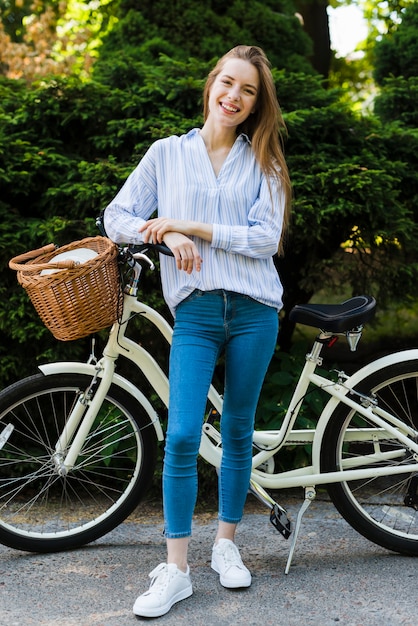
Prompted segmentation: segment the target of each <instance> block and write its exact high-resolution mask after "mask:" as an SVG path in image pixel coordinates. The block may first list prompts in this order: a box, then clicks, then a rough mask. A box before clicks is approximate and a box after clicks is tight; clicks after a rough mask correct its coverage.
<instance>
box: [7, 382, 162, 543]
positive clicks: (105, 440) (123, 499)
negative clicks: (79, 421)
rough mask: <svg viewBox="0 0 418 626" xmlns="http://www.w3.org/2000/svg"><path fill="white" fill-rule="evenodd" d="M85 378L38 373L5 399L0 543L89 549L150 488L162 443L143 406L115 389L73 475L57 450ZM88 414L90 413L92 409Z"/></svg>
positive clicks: (118, 389) (131, 508) (103, 406)
mask: <svg viewBox="0 0 418 626" xmlns="http://www.w3.org/2000/svg"><path fill="white" fill-rule="evenodd" d="M91 380H92V379H91V377H89V376H86V375H83V374H56V375H52V376H44V375H43V374H38V375H35V376H31V377H29V378H26V379H24V380H21V381H19V382H17V383H15V384H14V385H12V386H11V387H8V388H7V389H5V390H4V391H3V392H2V393H1V394H0V542H1V543H3V544H5V545H7V546H10V547H11V548H16V549H20V550H28V551H33V552H52V551H57V550H65V549H70V548H75V547H78V546H80V545H83V544H86V543H89V542H90V541H93V540H95V539H97V538H99V537H101V536H102V535H104V534H105V533H107V532H109V531H110V530H112V529H113V528H115V527H116V526H117V525H118V524H120V523H121V522H122V521H123V520H124V519H125V518H126V517H127V516H128V515H129V514H130V513H131V512H132V511H133V510H134V508H135V507H136V505H137V504H138V503H139V501H140V499H141V497H142V496H143V494H144V492H145V491H146V489H147V488H148V486H149V484H150V482H151V479H152V476H153V473H154V469H155V463H156V448H157V445H156V444H157V439H156V434H155V430H154V428H153V426H152V423H151V420H150V417H149V415H148V414H147V412H146V411H145V409H144V407H143V406H142V405H141V404H139V402H137V401H136V400H135V399H134V398H132V397H131V396H129V395H128V394H127V393H126V392H124V391H123V390H121V389H120V388H119V387H117V386H116V385H112V386H111V387H110V389H109V392H108V394H107V396H106V398H105V400H104V402H103V404H102V406H101V408H100V411H99V413H98V414H97V416H96V418H95V420H94V423H93V426H92V428H91V429H90V432H89V433H88V436H87V438H86V440H85V442H84V444H83V447H82V449H81V450H80V454H79V456H78V458H77V460H76V463H75V466H74V468H73V469H72V470H70V472H69V473H68V474H67V475H66V476H61V475H60V474H59V472H58V468H57V463H56V462H55V461H54V452H55V445H56V443H57V440H58V438H59V436H60V434H61V433H62V431H63V429H64V427H65V424H66V420H67V416H68V414H69V412H70V411H71V408H72V407H73V406H74V403H75V402H76V401H77V399H78V398H79V396H80V393H83V392H84V391H85V390H86V389H87V387H88V386H89V384H90V383H91ZM86 409H87V407H86Z"/></svg>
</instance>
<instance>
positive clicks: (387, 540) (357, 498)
mask: <svg viewBox="0 0 418 626" xmlns="http://www.w3.org/2000/svg"><path fill="white" fill-rule="evenodd" d="M355 389H356V391H359V392H360V393H364V394H366V395H367V396H369V395H371V394H374V395H375V397H376V399H377V401H378V405H379V406H380V407H382V408H383V409H385V410H387V411H389V412H390V413H392V414H393V415H396V417H398V418H399V419H401V420H402V421H403V422H405V423H407V424H408V425H409V426H412V427H413V428H414V429H415V431H416V433H417V434H418V361H417V360H415V361H406V362H399V363H396V364H394V365H390V366H388V367H385V368H383V369H381V370H378V371H376V372H375V373H373V374H371V375H369V376H366V377H365V378H363V380H361V381H360V382H359V383H358V385H356V387H355ZM353 428H357V429H364V428H366V429H367V428H376V427H375V426H374V425H373V424H372V423H368V422H367V420H366V419H365V418H364V417H362V416H360V415H359V414H358V413H356V411H355V410H354V409H351V408H350V407H347V406H346V405H344V404H342V403H340V404H339V405H338V406H337V408H336V409H335V411H334V412H333V414H332V415H331V417H330V420H329V423H328V425H327V428H326V430H325V432H324V437H323V442H322V446H321V469H322V471H325V472H327V471H330V472H333V471H336V470H340V469H341V468H342V467H343V463H344V462H345V463H346V467H347V464H349V463H352V462H354V464H355V463H356V460H357V461H358V467H362V468H365V467H367V466H368V465H369V464H370V463H371V462H373V461H372V460H371V459H370V457H369V460H368V463H366V461H365V459H364V456H363V455H370V454H372V453H373V452H383V453H384V454H385V455H386V458H385V459H384V460H381V461H380V462H379V463H376V462H374V466H379V467H382V466H393V465H398V466H399V465H402V464H411V463H414V462H415V463H416V466H417V469H416V472H414V473H413V474H411V473H405V474H397V475H392V476H388V475H386V476H384V477H380V478H379V477H375V478H369V479H363V480H356V481H345V482H341V483H331V484H328V485H327V490H328V493H329V496H330V498H331V500H332V502H333V503H334V505H335V507H336V508H337V509H338V511H339V512H340V513H341V515H342V516H343V517H344V519H345V520H346V521H347V522H348V523H349V524H350V525H351V526H352V527H353V528H354V529H355V530H357V531H358V532H359V533H360V534H361V535H363V536H364V537H366V538H367V539H369V540H370V541H372V542H373V543H375V544H377V545H379V546H381V547H383V548H386V549H388V550H392V551H394V552H398V553H402V554H407V555H412V556H417V555H418V510H415V509H414V508H413V507H412V506H407V505H406V504H405V497H406V496H407V494H408V488H409V485H410V479H411V478H412V477H413V476H418V460H414V458H413V455H412V453H411V452H410V451H408V450H407V449H405V446H402V444H401V443H400V442H399V441H398V440H396V439H395V438H394V437H390V436H387V437H384V435H383V437H382V436H380V437H381V438H380V439H379V441H376V440H375V441H373V440H372V438H371V436H370V438H369V435H368V433H367V432H366V431H363V432H364V433H365V439H366V440H364V441H361V442H360V441H358V440H357V441H355V438H356V437H353V434H352V433H351V439H352V440H351V441H349V438H350V433H348V430H349V429H353ZM370 434H371V433H370ZM375 439H376V431H375ZM417 439H418V437H416V438H415V440H417ZM360 457H363V458H360Z"/></svg>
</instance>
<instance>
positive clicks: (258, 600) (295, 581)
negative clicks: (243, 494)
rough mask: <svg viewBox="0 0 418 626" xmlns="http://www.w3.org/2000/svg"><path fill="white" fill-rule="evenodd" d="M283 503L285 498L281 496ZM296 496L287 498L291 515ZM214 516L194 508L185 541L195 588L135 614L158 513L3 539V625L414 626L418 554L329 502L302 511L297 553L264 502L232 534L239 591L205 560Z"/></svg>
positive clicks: (153, 554)
mask: <svg viewBox="0 0 418 626" xmlns="http://www.w3.org/2000/svg"><path fill="white" fill-rule="evenodd" d="M283 504H284V502H283ZM298 507H299V503H296V501H294V500H292V502H291V503H290V504H288V505H287V509H288V512H289V514H290V516H291V517H292V518H293V519H295V517H296V513H297V510H298ZM215 527H216V520H215V516H214V515H211V514H208V515H200V516H198V518H197V520H196V524H195V530H194V538H193V540H192V543H191V548H190V565H191V573H192V581H193V586H194V594H193V596H192V597H191V598H188V599H187V600H184V601H183V602H180V603H179V604H177V605H176V606H175V607H173V609H172V610H171V611H170V612H169V613H168V614H167V615H166V616H163V617H161V618H158V619H154V620H145V619H144V620H142V619H139V618H135V616H133V614H132V612H131V608H132V604H133V601H134V599H135V597H136V595H138V593H139V592H142V591H144V590H145V589H146V588H147V586H148V572H149V571H150V570H151V569H152V568H153V567H154V566H155V565H157V564H158V563H159V562H160V561H163V560H165V547H164V538H163V536H162V524H161V519H160V517H159V516H156V515H152V514H151V515H149V516H147V518H145V520H141V519H140V518H139V519H135V518H131V519H130V520H129V521H128V522H125V523H124V524H122V525H121V526H120V527H119V528H117V529H116V530H115V531H113V532H112V533H109V534H108V535H107V536H106V537H103V538H102V539H101V540H100V541H98V542H96V543H95V544H92V545H90V546H87V547H85V548H83V549H80V550H76V551H73V552H66V553H59V554H47V555H39V554H26V553H22V552H17V551H14V550H11V549H9V548H5V547H3V546H0V624H1V626H125V625H126V626H129V624H131V625H132V626H135V625H136V624H143V623H145V622H153V623H155V624H156V625H157V624H158V626H160V625H161V626H172V625H176V626H181V625H182V624H184V625H185V626H269V625H274V626H311V625H315V626H337V625H338V626H339V625H341V626H400V625H402V626H415V625H416V624H417V623H418V582H417V581H418V561H417V560H416V559H414V558H408V557H403V556H399V555H397V554H392V553H390V552H387V551H386V550H384V549H382V548H379V547H378V546H375V545H373V544H371V543H369V542H368V541H367V540H366V539H363V538H362V537H360V536H359V535H358V534H357V533H355V532H354V531H353V530H352V529H351V528H350V527H349V526H348V525H347V524H346V522H345V521H344V520H342V519H341V517H340V516H339V515H338V513H337V512H336V511H335V509H334V508H333V507H332V505H331V504H330V503H328V502H321V501H316V502H314V503H313V504H312V506H311V507H310V509H309V510H308V512H307V513H306V515H305V518H304V523H303V525H302V530H301V536H300V538H299V541H298V545H297V547H296V551H295V555H294V562H293V565H292V567H291V570H290V573H289V575H288V576H286V575H285V574H284V567H285V564H286V559H287V554H288V549H289V543H288V542H286V541H285V540H284V539H283V538H282V537H281V536H280V535H279V533H278V532H277V531H276V530H275V529H274V528H273V526H272V525H271V524H270V522H269V521H268V511H267V509H264V508H263V507H262V506H261V505H260V507H258V505H256V506H255V507H254V506H251V507H249V511H248V512H247V513H246V515H245V518H244V520H243V522H242V523H241V525H240V529H239V533H238V535H237V544H238V545H239V547H240V548H241V553H242V556H243V559H244V561H245V562H246V564H247V565H248V567H249V568H250V570H251V572H252V574H253V584H252V586H251V588H250V589H248V590H245V591H229V590H225V589H223V588H222V587H221V586H220V584H219V582H218V579H217V575H216V574H215V573H214V572H212V570H211V569H210V553H211V548H212V542H213V537H214V531H215Z"/></svg>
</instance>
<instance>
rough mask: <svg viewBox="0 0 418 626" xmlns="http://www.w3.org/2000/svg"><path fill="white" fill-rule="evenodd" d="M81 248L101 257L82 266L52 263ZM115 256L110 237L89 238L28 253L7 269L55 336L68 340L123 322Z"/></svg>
mask: <svg viewBox="0 0 418 626" xmlns="http://www.w3.org/2000/svg"><path fill="white" fill-rule="evenodd" d="M77 248H90V249H91V250H93V251H94V252H96V253H97V256H95V257H94V258H93V259H90V260H88V261H86V262H84V263H79V264H76V263H75V262H74V261H71V260H65V261H58V262H55V263H54V262H53V260H52V259H53V258H54V257H55V256H56V255H57V254H61V253H63V252H69V251H72V250H75V249H77ZM117 255H118V247H117V246H116V244H114V243H112V242H111V241H110V240H109V239H107V238H106V237H87V238H86V239H81V240H80V241H75V242H73V243H70V244H68V245H66V246H62V247H61V248H56V247H55V245H54V244H50V245H49V246H45V247H44V248H40V249H39V250H33V251H31V252H26V253H25V254H21V255H19V256H17V257H14V258H13V259H11V261H10V262H9V267H11V269H13V270H17V279H18V281H19V283H20V284H21V285H22V287H24V288H25V289H26V292H27V294H28V296H29V298H30V299H31V301H32V304H33V305H34V307H35V309H36V311H37V313H38V315H39V317H40V318H41V320H42V321H43V323H44V324H45V326H46V327H47V328H48V329H49V330H50V331H51V333H52V334H53V335H54V337H55V338H56V339H59V340H61V341H70V340H73V339H80V338H81V337H86V336H87V335H90V334H92V333H96V332H98V331H99V330H102V329H103V328H106V327H108V326H110V325H111V324H113V322H114V321H115V320H116V319H117V318H118V317H119V314H120V306H121V304H122V292H121V287H120V279H119V268H118V261H117ZM53 269H55V270H60V271H55V272H51V270H53ZM45 270H48V271H45Z"/></svg>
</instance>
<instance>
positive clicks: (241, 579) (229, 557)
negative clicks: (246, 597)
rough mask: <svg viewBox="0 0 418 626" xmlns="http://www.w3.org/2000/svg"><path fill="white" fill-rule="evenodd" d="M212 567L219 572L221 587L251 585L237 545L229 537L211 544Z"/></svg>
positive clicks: (233, 587) (249, 575) (232, 587)
mask: <svg viewBox="0 0 418 626" xmlns="http://www.w3.org/2000/svg"><path fill="white" fill-rule="evenodd" d="M212 569H213V570H215V572H216V573H217V574H219V581H220V583H221V585H222V586H223V587H228V588H229V589H238V588H240V587H249V586H250V585H251V574H250V572H249V570H248V569H247V568H246V567H245V565H244V563H243V562H242V560H241V556H240V553H239V551H238V548H237V546H236V545H235V543H234V542H233V541H230V540H229V539H219V541H218V543H217V544H216V545H214V546H213V550H212Z"/></svg>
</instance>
